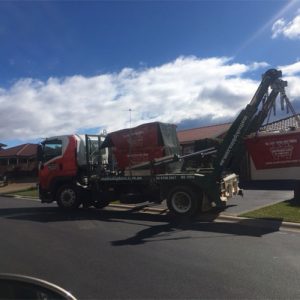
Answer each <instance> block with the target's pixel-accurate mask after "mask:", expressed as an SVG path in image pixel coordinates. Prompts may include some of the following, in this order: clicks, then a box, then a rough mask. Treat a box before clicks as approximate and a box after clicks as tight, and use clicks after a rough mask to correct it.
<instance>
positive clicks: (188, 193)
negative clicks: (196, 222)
mask: <svg viewBox="0 0 300 300" xmlns="http://www.w3.org/2000/svg"><path fill="white" fill-rule="evenodd" d="M167 205H168V208H169V210H170V212H172V213H174V214H176V215H178V216H188V217H191V216H193V215H195V214H196V213H197V211H198V207H199V201H198V199H197V194H196V193H195V191H194V190H193V189H192V188H190V187H188V186H181V187H180V186H179V187H175V188H173V189H171V190H170V192H169V193H168V196H167Z"/></svg>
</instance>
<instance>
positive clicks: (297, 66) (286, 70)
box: [278, 61, 300, 76]
mask: <svg viewBox="0 0 300 300" xmlns="http://www.w3.org/2000/svg"><path fill="white" fill-rule="evenodd" d="M278 68H279V69H280V70H281V71H282V72H283V74H284V75H285V76H290V75H295V74H297V73H299V72H300V61H298V62H296V63H294V64H291V65H286V66H279V67H278Z"/></svg>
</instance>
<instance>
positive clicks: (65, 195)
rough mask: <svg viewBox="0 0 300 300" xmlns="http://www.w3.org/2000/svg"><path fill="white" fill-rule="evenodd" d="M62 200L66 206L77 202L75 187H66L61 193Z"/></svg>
mask: <svg viewBox="0 0 300 300" xmlns="http://www.w3.org/2000/svg"><path fill="white" fill-rule="evenodd" d="M60 202H61V204H62V205H63V206H64V207H71V206H73V205H74V204H75V202H76V193H75V191H74V190H73V189H65V190H63V191H62V192H61V194H60Z"/></svg>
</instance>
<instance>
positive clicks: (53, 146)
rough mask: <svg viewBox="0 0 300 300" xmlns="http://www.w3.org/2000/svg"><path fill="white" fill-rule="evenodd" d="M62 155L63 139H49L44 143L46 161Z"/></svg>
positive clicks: (44, 158)
mask: <svg viewBox="0 0 300 300" xmlns="http://www.w3.org/2000/svg"><path fill="white" fill-rule="evenodd" d="M60 155H62V141H61V140H49V141H45V142H44V143H43V160H44V162H46V161H49V160H50V159H52V158H54V157H57V156H60Z"/></svg>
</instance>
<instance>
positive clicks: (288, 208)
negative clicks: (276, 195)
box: [239, 199, 300, 223]
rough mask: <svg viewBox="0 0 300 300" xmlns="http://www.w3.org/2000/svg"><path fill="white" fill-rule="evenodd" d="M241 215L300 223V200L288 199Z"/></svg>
mask: <svg viewBox="0 0 300 300" xmlns="http://www.w3.org/2000/svg"><path fill="white" fill-rule="evenodd" d="M239 217H247V218H256V219H277V220H282V221H286V222H296V223H300V203H299V201H297V202H296V201H295V200H294V199H292V200H286V201H283V202H280V203H277V204H274V205H270V206H267V207H263V208H260V209H257V210H253V211H250V212H247V213H244V214H241V215H240V216H239Z"/></svg>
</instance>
